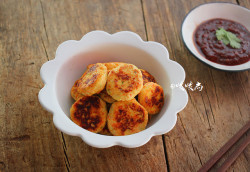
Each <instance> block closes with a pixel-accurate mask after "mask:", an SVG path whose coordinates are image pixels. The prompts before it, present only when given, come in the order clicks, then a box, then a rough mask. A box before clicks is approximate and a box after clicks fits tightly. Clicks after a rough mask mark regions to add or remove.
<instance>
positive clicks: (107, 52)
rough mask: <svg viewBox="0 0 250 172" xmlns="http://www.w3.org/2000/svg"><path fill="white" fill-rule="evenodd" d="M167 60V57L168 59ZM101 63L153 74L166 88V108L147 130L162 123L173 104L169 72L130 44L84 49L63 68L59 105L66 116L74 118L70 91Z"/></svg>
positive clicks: (57, 78)
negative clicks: (89, 68)
mask: <svg viewBox="0 0 250 172" xmlns="http://www.w3.org/2000/svg"><path fill="white" fill-rule="evenodd" d="M166 58H167V57H166ZM97 62H127V63H131V64H134V65H136V66H137V67H138V68H141V69H145V70H147V71H148V72H149V73H151V74H152V75H153V76H154V77H155V79H156V81H157V82H158V83H159V84H160V85H161V86H162V87H163V90H164V93H165V100H167V101H165V104H164V106H163V108H162V110H161V112H160V113H159V114H157V115H155V116H153V118H152V119H151V120H150V122H149V124H148V126H147V128H149V127H150V126H152V125H153V124H154V123H155V122H157V121H158V120H160V118H161V117H162V116H163V114H164V113H165V112H166V109H167V107H168V106H169V102H170V101H171V95H172V90H171V88H170V82H169V77H168V75H167V72H166V70H165V69H164V67H163V66H162V64H161V63H159V61H157V59H155V58H153V57H152V56H151V55H150V54H148V53H146V52H145V51H143V50H141V49H138V48H135V47H132V46H129V45H126V44H101V45H97V46H94V47H91V48H87V49H84V50H83V51H82V53H80V54H78V55H76V56H74V57H72V58H69V59H68V60H66V61H65V62H64V64H63V65H62V66H61V68H60V70H59V71H58V73H57V77H56V86H55V90H56V94H57V96H56V97H57V101H58V102H59V105H60V107H61V109H62V110H63V112H64V114H61V115H66V116H68V117H69V116H70V107H71V105H72V104H73V103H74V100H73V99H72V98H71V95H70V90H71V87H72V86H73V84H74V82H75V81H76V80H77V79H79V78H80V76H81V75H82V74H83V73H84V71H85V70H86V68H87V65H89V64H93V63H97Z"/></svg>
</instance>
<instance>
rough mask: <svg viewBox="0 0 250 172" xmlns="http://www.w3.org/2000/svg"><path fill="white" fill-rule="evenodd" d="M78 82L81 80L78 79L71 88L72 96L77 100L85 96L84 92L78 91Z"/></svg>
mask: <svg viewBox="0 0 250 172" xmlns="http://www.w3.org/2000/svg"><path fill="white" fill-rule="evenodd" d="M78 82H79V80H77V81H76V82H75V83H74V85H73V87H72V88H71V92H70V93H71V96H72V97H73V99H75V100H77V99H79V98H80V97H83V95H82V94H80V93H79V92H78V91H77V89H78Z"/></svg>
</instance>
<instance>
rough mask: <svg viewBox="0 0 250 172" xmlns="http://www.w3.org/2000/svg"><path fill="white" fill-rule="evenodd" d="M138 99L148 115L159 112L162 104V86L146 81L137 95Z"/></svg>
mask: <svg viewBox="0 0 250 172" xmlns="http://www.w3.org/2000/svg"><path fill="white" fill-rule="evenodd" d="M138 101H139V103H140V104H141V105H142V106H143V107H144V108H145V109H146V110H147V111H148V113H149V114H150V115H154V114H157V113H159V112H160V110H161V108H162V106H163V104H164V92H163V89H162V87H161V86H160V85H158V84H156V83H154V82H148V83H146V84H145V85H144V86H143V89H142V90H141V92H140V94H139V95H138Z"/></svg>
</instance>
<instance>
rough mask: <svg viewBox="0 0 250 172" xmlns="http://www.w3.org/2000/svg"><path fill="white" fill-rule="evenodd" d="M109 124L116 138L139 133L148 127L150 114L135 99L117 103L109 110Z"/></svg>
mask: <svg viewBox="0 0 250 172" xmlns="http://www.w3.org/2000/svg"><path fill="white" fill-rule="evenodd" d="M107 123H108V129H109V131H110V132H111V133H112V134H113V135H114V136H122V135H130V134H134V133H138V132H140V131H142V130H144V129H145V128H146V126H147V123H148V112H147V111H146V109H145V108H144V107H143V106H142V105H140V104H139V103H138V102H137V101H136V100H135V99H133V100H129V101H119V102H115V103H113V104H112V105H111V108H110V110H109V113H108V118H107Z"/></svg>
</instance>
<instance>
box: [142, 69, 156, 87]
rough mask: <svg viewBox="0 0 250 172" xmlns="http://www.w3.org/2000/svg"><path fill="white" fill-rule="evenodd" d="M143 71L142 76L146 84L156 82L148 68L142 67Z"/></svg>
mask: <svg viewBox="0 0 250 172" xmlns="http://www.w3.org/2000/svg"><path fill="white" fill-rule="evenodd" d="M140 70H141V73H142V78H143V85H145V84H146V83H148V82H155V83H156V81H155V78H154V77H153V76H152V75H151V74H150V73H149V72H148V71H146V70H144V69H140Z"/></svg>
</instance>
